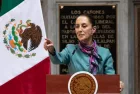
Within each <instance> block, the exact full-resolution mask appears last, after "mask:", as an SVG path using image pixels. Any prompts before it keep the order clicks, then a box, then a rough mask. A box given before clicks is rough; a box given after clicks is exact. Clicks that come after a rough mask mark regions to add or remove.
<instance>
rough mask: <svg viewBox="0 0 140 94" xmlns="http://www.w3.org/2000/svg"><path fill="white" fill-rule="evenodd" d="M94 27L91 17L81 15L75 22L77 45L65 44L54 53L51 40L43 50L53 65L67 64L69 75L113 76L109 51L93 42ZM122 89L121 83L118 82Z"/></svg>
mask: <svg viewBox="0 0 140 94" xmlns="http://www.w3.org/2000/svg"><path fill="white" fill-rule="evenodd" d="M95 32H96V27H95V24H94V20H93V18H92V16H90V15H87V14H82V15H80V16H78V17H77V19H76V21H75V33H76V36H77V38H78V41H79V43H78V44H67V45H66V47H65V48H64V49H63V50H62V51H61V52H56V50H55V47H54V44H53V42H52V41H51V40H49V39H46V41H45V43H44V48H45V50H48V52H49V54H50V59H51V61H52V62H53V63H54V64H67V65H68V71H69V73H70V74H73V73H75V72H79V71H87V72H90V73H92V74H93V75H96V74H110V75H111V74H115V70H114V68H113V58H112V55H111V53H110V51H109V49H107V48H104V47H100V46H98V45H97V43H96V40H93V34H94V33H95ZM120 87H121V88H123V83H122V82H120Z"/></svg>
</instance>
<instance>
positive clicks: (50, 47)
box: [44, 39, 54, 53]
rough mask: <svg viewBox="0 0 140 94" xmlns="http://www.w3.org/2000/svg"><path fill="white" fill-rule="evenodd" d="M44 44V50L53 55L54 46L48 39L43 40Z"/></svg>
mask: <svg viewBox="0 0 140 94" xmlns="http://www.w3.org/2000/svg"><path fill="white" fill-rule="evenodd" d="M45 40H46V41H45V43H44V49H45V50H46V51H47V50H48V51H49V53H53V52H54V45H53V42H52V41H51V40H49V39H45Z"/></svg>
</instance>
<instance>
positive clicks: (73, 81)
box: [68, 71, 98, 94]
mask: <svg viewBox="0 0 140 94" xmlns="http://www.w3.org/2000/svg"><path fill="white" fill-rule="evenodd" d="M97 88H98V84H97V80H96V78H95V77H94V76H93V75H92V74H90V73H88V72H84V71H82V72H77V73H75V74H73V75H72V76H71V78H70V80H69V83H68V89H69V93H70V94H96V93H97Z"/></svg>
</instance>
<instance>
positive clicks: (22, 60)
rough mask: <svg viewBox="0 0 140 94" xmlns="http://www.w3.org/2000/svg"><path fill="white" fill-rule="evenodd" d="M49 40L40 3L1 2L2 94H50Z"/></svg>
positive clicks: (34, 0) (33, 0) (25, 0)
mask: <svg viewBox="0 0 140 94" xmlns="http://www.w3.org/2000/svg"><path fill="white" fill-rule="evenodd" d="M45 38H46V32H45V26H44V20H43V16H42V10H41V4H40V0H0V94H46V74H49V73H50V60H49V55H48V52H46V51H45V50H44V48H43V45H44V41H45Z"/></svg>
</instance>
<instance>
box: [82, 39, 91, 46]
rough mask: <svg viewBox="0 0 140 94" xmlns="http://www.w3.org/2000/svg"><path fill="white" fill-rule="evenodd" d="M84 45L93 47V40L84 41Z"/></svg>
mask: <svg viewBox="0 0 140 94" xmlns="http://www.w3.org/2000/svg"><path fill="white" fill-rule="evenodd" d="M82 43H84V44H86V45H87V46H91V45H92V44H93V40H87V41H82Z"/></svg>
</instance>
